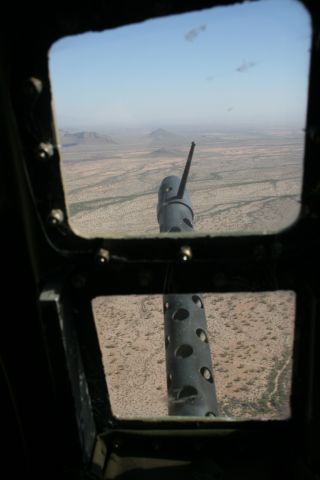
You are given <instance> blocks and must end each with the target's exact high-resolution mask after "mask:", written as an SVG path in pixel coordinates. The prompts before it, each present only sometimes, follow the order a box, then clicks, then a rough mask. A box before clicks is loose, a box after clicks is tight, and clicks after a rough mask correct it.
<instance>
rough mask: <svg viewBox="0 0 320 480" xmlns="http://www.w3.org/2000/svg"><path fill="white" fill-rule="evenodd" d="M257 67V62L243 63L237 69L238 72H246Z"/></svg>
mask: <svg viewBox="0 0 320 480" xmlns="http://www.w3.org/2000/svg"><path fill="white" fill-rule="evenodd" d="M256 65H257V62H242V63H241V65H239V67H237V68H236V72H240V73H242V72H246V71H247V70H250V68H253V67H255V66H256Z"/></svg>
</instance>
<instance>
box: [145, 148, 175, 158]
mask: <svg viewBox="0 0 320 480" xmlns="http://www.w3.org/2000/svg"><path fill="white" fill-rule="evenodd" d="M182 156H183V153H181V152H179V151H178V150H173V149H168V148H157V149H156V150H152V152H150V153H146V154H145V157H148V158H150V157H152V158H154V157H162V158H163V157H166V158H172V157H182Z"/></svg>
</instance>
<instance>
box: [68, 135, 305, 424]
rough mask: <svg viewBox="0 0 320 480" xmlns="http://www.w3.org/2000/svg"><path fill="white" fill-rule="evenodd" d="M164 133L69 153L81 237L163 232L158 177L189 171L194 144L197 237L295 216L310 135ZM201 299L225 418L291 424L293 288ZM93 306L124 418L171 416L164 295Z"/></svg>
mask: <svg viewBox="0 0 320 480" xmlns="http://www.w3.org/2000/svg"><path fill="white" fill-rule="evenodd" d="M159 132H160V134H159ZM152 133H154V132H152ZM167 133H168V132H166V131H164V130H159V131H156V134H155V135H152V134H146V135H140V136H131V137H130V136H127V137H121V136H118V137H114V138H112V139H111V138H110V137H106V138H105V139H101V138H100V139H99V141H97V140H96V137H95V138H94V139H92V138H91V140H90V138H89V141H86V142H82V143H79V144H77V143H73V144H71V145H69V146H66V145H65V146H64V147H63V148H62V158H63V175H64V184H65V190H66V196H67V202H68V208H69V221H70V224H71V226H72V228H73V229H74V230H75V231H76V232H77V233H79V234H81V235H82V236H85V237H94V236H110V235H116V236H121V235H122V236H123V235H145V234H148V235H155V234H157V233H158V230H159V226H158V223H157V217H156V205H157V191H158V189H159V185H160V182H161V180H162V179H163V178H164V177H165V176H167V175H179V176H181V173H182V170H183V167H184V163H185V159H186V156H187V153H188V150H189V147H190V143H191V140H195V141H196V144H197V146H196V151H195V155H194V160H193V163H192V167H191V173H190V178H189V181H188V187H187V188H188V192H189V194H190V197H191V201H192V204H193V209H194V212H195V224H194V228H195V230H196V232H198V233H200V234H201V233H210V234H212V235H219V234H222V233H228V234H233V235H234V234H239V235H241V234H246V233H249V232H250V233H271V232H276V231H279V230H282V229H283V228H286V227H287V226H289V225H290V224H292V223H293V222H294V221H295V219H296V218H297V216H298V214H299V199H300V190H301V177H302V153H303V137H302V135H301V134H296V133H292V132H260V133H240V134H236V133H230V132H229V133H224V134H223V133H220V134H218V133H215V134H212V133H203V134H201V135H200V134H199V135H198V137H196V138H189V136H188V135H185V136H183V135H177V136H176V137H175V136H174V135H166V134H167ZM62 138H63V135H62ZM72 138H73V137H72ZM90 141H92V143H90ZM62 143H63V141H62ZM204 303H205V310H206V316H207V323H208V334H209V340H210V348H211V353H212V359H213V364H214V378H215V383H216V389H217V396H218V401H219V409H220V415H221V416H227V417H237V418H238V417H240V418H246V419H247V418H286V417H288V416H289V415H290V401H289V399H290V387H291V369H292V345H293V334H294V311H295V296H294V293H293V292H284V291H281V292H280V291H279V292H273V293H271V292H265V293H259V294H253V293H238V294H223V295H222V294H204ZM93 311H94V316H95V321H96V327H97V333H98V337H99V342H100V347H101V353H102V358H103V364H104V368H105V373H106V379H107V384H108V388H109V391H110V395H111V401H112V408H113V411H114V413H115V415H117V416H120V417H136V416H139V417H141V416H162V415H166V414H167V406H166V402H167V396H166V383H165V382H166V372H165V349H164V333H163V311H162V298H161V296H160V295H152V296H150V295H149V296H126V297H100V298H96V299H94V300H93Z"/></svg>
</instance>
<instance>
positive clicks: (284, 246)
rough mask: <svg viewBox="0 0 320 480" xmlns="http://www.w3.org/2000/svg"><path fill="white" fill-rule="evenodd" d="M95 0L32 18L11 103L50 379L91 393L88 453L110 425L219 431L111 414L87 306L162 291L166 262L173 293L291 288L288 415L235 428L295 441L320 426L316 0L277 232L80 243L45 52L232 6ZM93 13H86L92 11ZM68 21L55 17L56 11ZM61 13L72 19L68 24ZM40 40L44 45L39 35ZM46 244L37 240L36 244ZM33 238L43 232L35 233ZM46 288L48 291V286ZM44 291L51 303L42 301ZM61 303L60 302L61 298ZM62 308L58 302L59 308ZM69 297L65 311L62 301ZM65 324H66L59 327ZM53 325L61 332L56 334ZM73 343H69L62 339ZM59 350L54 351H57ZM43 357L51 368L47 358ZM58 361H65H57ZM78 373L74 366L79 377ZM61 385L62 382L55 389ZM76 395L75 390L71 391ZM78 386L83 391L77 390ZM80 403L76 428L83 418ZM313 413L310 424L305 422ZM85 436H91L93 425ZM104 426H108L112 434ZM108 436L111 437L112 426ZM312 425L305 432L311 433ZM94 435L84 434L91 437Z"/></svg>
mask: <svg viewBox="0 0 320 480" xmlns="http://www.w3.org/2000/svg"><path fill="white" fill-rule="evenodd" d="M122 3H123V2H108V3H103V2H93V3H92V4H91V5H90V11H87V10H86V7H83V8H80V7H79V9H78V10H77V12H75V10H74V9H72V8H70V11H68V9H67V7H65V10H63V15H62V11H61V12H60V16H59V9H58V8H57V11H56V12H55V14H54V15H52V16H51V17H50V18H47V19H43V21H42V22H39V24H38V26H37V28H35V29H34V30H33V31H29V32H27V33H28V35H26V31H25V29H24V28H25V27H24V26H23V23H22V22H21V32H22V33H21V35H25V36H26V37H23V38H27V39H28V40H27V41H25V47H24V48H25V50H24V51H25V56H21V55H20V56H19V60H17V62H16V64H15V65H14V68H13V71H12V78H13V80H12V99H13V108H14V112H15V116H16V119H17V123H18V128H19V132H20V138H21V140H22V157H23V159H24V167H25V175H24V178H23V179H22V182H24V183H25V185H26V188H29V190H30V192H31V194H32V198H33V201H34V209H35V215H36V216H37V219H36V222H38V223H37V224H38V226H39V232H41V233H39V238H40V237H41V235H42V236H43V238H45V242H46V245H47V252H48V255H47V256H45V255H42V256H40V255H39V257H38V258H36V259H35V263H36V269H37V271H38V277H39V284H40V285H42V290H43V292H48V291H51V292H59V295H58V297H55V299H54V300H52V298H53V297H52V296H50V295H49V297H48V296H47V297H45V302H44V296H42V299H41V302H42V307H43V309H44V310H43V312H45V311H47V310H46V309H47V308H49V309H50V312H51V313H50V314H48V315H47V313H43V321H44V323H46V322H47V321H48V319H49V318H50V319H51V320H50V325H51V327H50V328H53V330H54V331H55V332H56V334H55V335H47V343H48V352H49V357H50V352H51V351H53V352H55V355H56V354H58V355H60V357H59V358H60V360H61V362H62V364H63V370H64V372H65V375H64V377H63V379H61V377H59V378H58V379H56V382H57V385H58V386H59V385H60V382H63V384H64V385H65V386H67V385H69V389H70V392H71V393H70V399H72V398H73V400H74V401H75V404H76V405H77V404H78V401H77V396H78V395H82V394H81V391H82V390H81V389H82V388H83V385H82V386H81V379H85V382H86V384H87V387H88V390H87V391H88V393H89V394H88V395H87V394H86V393H83V395H82V397H81V398H82V401H83V402H85V405H81V407H80V405H79V404H78V407H77V408H76V413H75V415H76V416H77V418H78V431H79V436H81V435H84V436H85V437H86V438H83V441H82V446H83V450H84V451H85V452H86V453H85V455H84V456H85V457H86V458H89V457H90V451H91V454H92V451H95V450H94V449H95V447H94V446H93V444H94V442H96V441H97V438H99V437H97V435H103V434H104V435H106V437H108V435H110V434H112V432H113V431H115V430H117V431H121V430H127V429H136V430H140V431H143V430H144V431H146V430H149V431H167V430H170V429H176V430H179V429H182V430H184V431H187V430H188V429H189V430H190V429H199V428H200V429H201V430H203V431H210V434H211V435H215V434H216V433H217V432H219V431H221V430H225V431H229V430H230V423H227V422H223V421H221V422H219V421H218V422H210V421H208V420H199V419H193V418H190V419H188V420H186V419H183V420H181V421H173V420H172V419H165V420H162V421H157V420H155V419H153V420H152V419H150V420H148V421H146V420H139V419H136V420H119V419H116V418H114V417H113V416H112V413H111V411H110V404H109V400H108V395H107V389H106V384H105V380H104V375H103V368H102V362H101V354H100V351H99V348H98V343H97V338H96V332H95V328H94V320H93V315H92V309H91V300H92V298H94V297H96V296H98V295H115V294H116V295H127V294H139V293H140V294H146V293H162V291H163V285H164V283H165V278H166V272H167V269H168V266H170V267H171V269H172V272H173V274H172V282H173V284H174V286H175V291H176V292H177V293H189V292H245V291H251V292H252V291H256V292H258V291H274V290H287V289H290V290H294V291H295V292H296V294H297V309H296V330H295V346H294V376H293V386H292V400H291V406H292V418H291V419H290V420H288V421H270V422H263V423H261V422H236V423H234V424H233V425H232V430H233V431H238V432H240V433H241V432H242V431H245V432H250V431H252V432H254V431H255V432H256V431H261V432H269V434H270V432H272V431H274V432H275V434H276V432H279V430H280V431H282V432H284V431H286V432H287V433H288V432H289V431H292V430H295V432H296V434H297V433H298V434H300V435H301V438H302V437H305V436H306V435H307V434H308V435H310V434H311V435H312V432H315V431H316V428H317V426H318V423H319V413H318V410H317V404H318V401H319V397H318V392H319V375H318V368H319V367H318V366H317V365H318V363H317V362H318V361H319V349H318V351H316V348H315V346H316V342H318V341H319V327H318V323H317V322H318V320H319V275H318V272H319V267H320V262H319V244H320V162H319V158H320V108H319V95H318V91H319V85H320V40H319V39H320V35H319V11H318V8H317V6H314V7H313V6H312V3H311V2H308V1H305V2H304V3H305V5H306V7H307V8H308V9H309V11H310V13H311V17H312V24H313V33H312V48H311V67H310V89H309V100H308V113H307V126H306V135H305V163H304V165H305V169H304V178H303V193H302V204H301V215H300V217H299V219H298V221H297V222H296V223H295V225H293V226H292V227H290V228H289V229H287V230H286V231H283V232H280V233H279V234H276V235H266V236H243V237H231V236H229V237H214V236H209V235H208V236H203V235H199V236H193V235H190V236H188V235H181V234H179V233H177V234H173V235H172V234H171V236H163V237H160V236H159V235H156V236H155V237H153V238H96V239H92V240H87V239H83V238H80V237H78V236H77V235H75V234H74V233H73V232H72V231H71V230H70V228H69V226H68V212H67V208H66V205H65V200H64V193H63V185H62V181H61V172H60V156H59V150H58V147H57V140H56V134H55V127H54V121H53V116H52V110H51V89H50V80H49V73H48V61H47V51H48V48H49V47H50V44H51V43H52V42H53V41H55V40H56V39H57V38H59V37H61V36H64V35H67V34H74V33H79V32H83V31H86V30H101V29H104V28H111V27H115V26H118V25H122V24H125V23H130V22H134V21H140V20H143V19H145V18H149V17H152V16H160V15H166V14H172V13H178V12H181V11H188V10H192V9H197V8H204V7H208V6H212V5H214V4H222V3H225V4H226V3H233V2H208V1H188V2H183V6H182V5H181V4H180V2H163V3H162V2H155V3H153V2H150V6H149V7H145V6H142V3H141V5H140V4H139V2H135V3H134V4H132V5H131V4H130V3H128V4H126V2H124V3H125V5H123V4H122ZM90 12H94V14H91V13H90ZM62 18H63V19H64V20H63V21H61V19H62ZM68 18H69V21H68V20H67V19H68ZM39 36H40V37H41V39H42V41H41V42H39V41H38V39H39ZM19 48H20V49H21V44H20V46H19ZM41 241H42V240H41ZM39 242H40V240H39ZM185 246H187V247H188V248H189V249H190V251H191V252H192V260H190V261H188V262H184V261H183V259H182V257H181V251H182V250H181V249H182V248H183V247H185ZM42 295H45V294H44V293H43V294H42ZM48 298H51V301H52V302H53V303H50V302H49V303H50V305H51V306H50V307H48V301H49V300H48ZM61 302H62V303H61ZM58 304H60V305H62V307H61V308H56V306H57V305H58ZM66 305H68V307H66ZM61 326H64V327H65V326H67V328H61ZM58 332H60V334H58ZM72 344H74V348H73V349H71V350H70V348H69V346H70V345H72ZM59 352H60V353H59ZM53 357H54V355H53V356H51V360H52V369H53V371H55V369H56V367H55V362H54V359H53ZM63 358H64V360H65V361H63ZM79 372H80V373H79ZM58 390H59V388H58ZM72 392H73V393H72ZM79 392H80V393H79ZM85 411H87V414H88V417H86V420H85V422H86V424H87V425H90V428H88V429H87V431H85V433H84V429H83V424H81V418H82V416H83V415H85V416H86V415H87V414H84V413H83V412H85ZM311 420H312V421H311ZM92 432H93V433H92ZM108 432H109V433H108ZM110 432H111V433H110ZM310 432H311V433H310ZM87 435H89V436H90V438H95V440H94V441H90V438H89V437H87Z"/></svg>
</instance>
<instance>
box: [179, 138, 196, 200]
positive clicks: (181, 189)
mask: <svg viewBox="0 0 320 480" xmlns="http://www.w3.org/2000/svg"><path fill="white" fill-rule="evenodd" d="M195 146H196V144H195V143H194V142H191V147H190V152H189V155H188V158H187V163H186V166H185V167H184V171H183V174H182V178H181V182H180V185H179V189H178V193H177V198H183V194H184V190H185V188H186V184H187V180H188V175H189V170H190V165H191V161H192V157H193V151H194V147H195Z"/></svg>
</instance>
